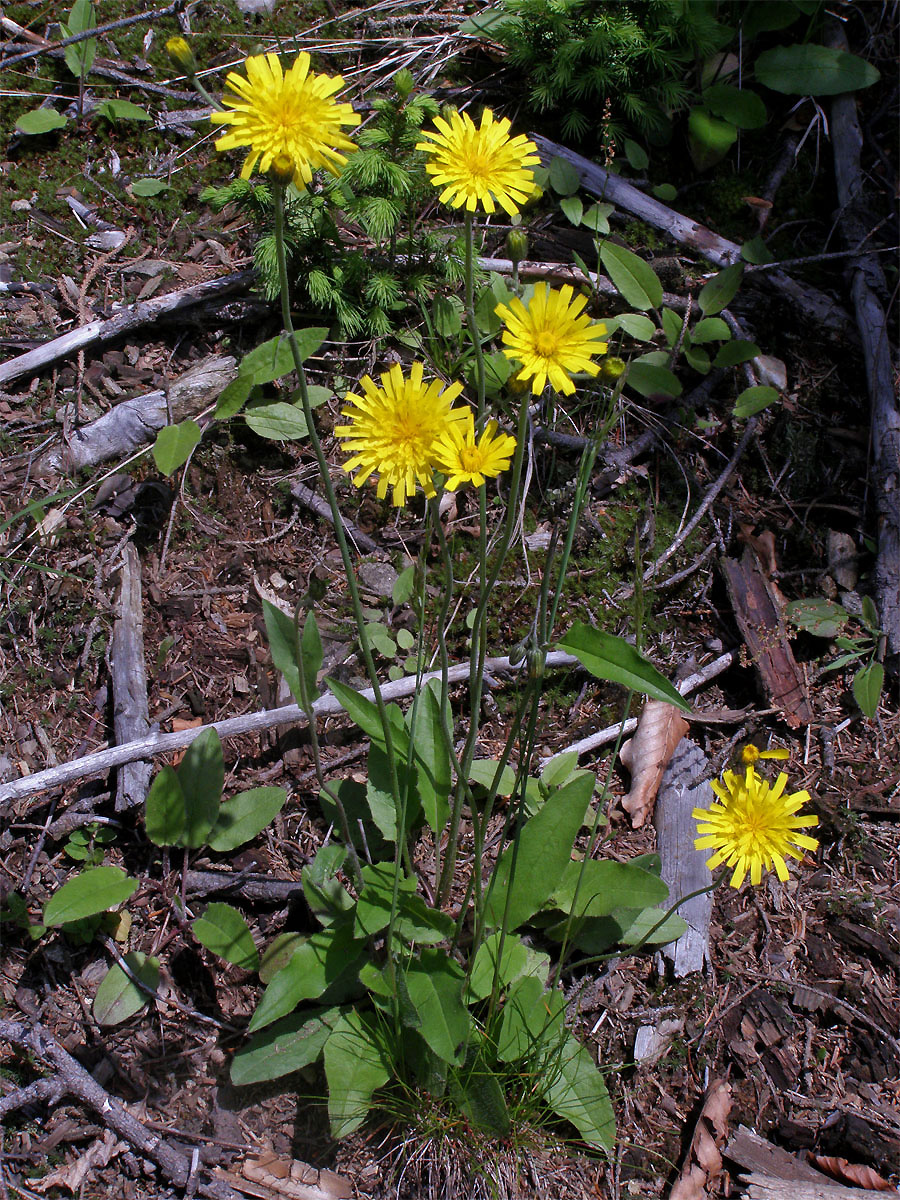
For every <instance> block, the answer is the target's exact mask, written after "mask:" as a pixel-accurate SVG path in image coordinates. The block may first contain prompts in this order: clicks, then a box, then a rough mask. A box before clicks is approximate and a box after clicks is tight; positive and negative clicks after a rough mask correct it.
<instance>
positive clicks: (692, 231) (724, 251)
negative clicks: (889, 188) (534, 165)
mask: <svg viewBox="0 0 900 1200" xmlns="http://www.w3.org/2000/svg"><path fill="white" fill-rule="evenodd" d="M529 136H530V137H531V138H532V139H533V141H534V142H535V144H536V145H537V148H538V151H539V152H540V155H541V158H542V159H543V160H544V162H545V163H549V162H550V160H551V159H553V158H564V159H565V160H566V161H567V162H570V163H571V164H572V166H573V167H574V168H575V169H576V171H577V172H578V176H579V178H580V180H581V184H582V187H583V188H584V189H585V191H588V192H590V193H591V194H592V195H595V196H599V197H600V198H601V199H603V200H609V201H611V202H612V203H613V204H615V205H617V206H618V207H619V208H623V209H625V210H626V211H627V212H630V213H632V215H634V216H636V217H639V218H640V219H641V220H642V221H646V222H647V223H648V225H652V226H654V228H656V229H661V230H663V231H664V232H665V233H667V234H668V235H669V237H671V238H672V240H673V241H675V242H677V243H678V244H679V245H680V246H687V247H688V248H689V249H690V250H695V251H696V252H697V253H698V254H701V255H702V256H703V257H704V258H706V259H708V260H709V261H710V262H711V263H714V264H715V265H716V266H718V267H728V266H731V265H732V264H733V263H737V262H740V261H741V248H740V246H738V245H737V243H736V242H730V241H728V239H727V238H723V237H719V235H718V234H717V233H713V231H712V230H711V229H707V228H706V226H705V225H701V224H700V223H699V222H698V221H692V220H691V218H690V217H685V216H683V215H682V214H681V213H679V212H675V211H674V209H671V208H667V207H666V205H665V204H660V202H659V201H658V200H654V199H653V197H652V196H648V195H646V194H645V193H644V192H642V191H640V190H639V189H638V188H636V187H634V186H633V185H632V184H630V183H627V182H626V181H625V180H624V179H621V178H620V177H619V176H618V175H612V174H611V173H610V172H609V171H605V170H604V169H603V167H599V166H597V164H596V163H592V162H591V161H590V160H589V159H587V158H583V157H582V156H581V155H580V154H576V153H575V152H574V151H573V150H569V149H568V148H567V147H566V146H560V145H559V144H558V143H556V142H552V141H550V139H549V138H545V137H541V136H540V135H539V134H535V133H532V134H529ZM748 278H750V276H748ZM759 278H760V280H764V281H765V282H766V283H767V284H770V285H772V286H774V287H776V288H777V289H778V291H779V292H780V293H781V294H782V295H783V296H784V297H785V299H786V300H787V301H788V303H789V304H790V305H791V306H792V308H794V309H795V310H796V311H797V312H800V313H802V314H803V315H804V316H805V317H806V318H807V319H808V320H809V321H811V322H812V323H813V324H815V325H817V326H819V327H820V328H823V329H828V330H830V331H831V332H832V333H840V334H846V333H847V332H848V330H850V329H852V322H851V320H850V317H849V315H848V314H847V313H846V312H845V311H844V310H843V309H842V308H841V306H840V305H839V304H838V303H837V302H836V301H835V300H833V299H832V298H831V297H830V296H828V295H826V293H825V292H821V291H819V289H818V288H814V287H812V286H811V285H809V284H806V283H802V284H801V283H797V281H796V280H795V279H792V278H791V277H790V276H789V275H786V274H785V273H784V272H783V271H777V270H776V271H768V272H765V273H763V274H760V276H759Z"/></svg>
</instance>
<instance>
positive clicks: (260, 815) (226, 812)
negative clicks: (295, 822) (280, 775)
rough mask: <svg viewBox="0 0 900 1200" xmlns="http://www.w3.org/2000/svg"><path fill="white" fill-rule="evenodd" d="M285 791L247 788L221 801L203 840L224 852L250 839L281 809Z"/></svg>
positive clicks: (277, 788) (285, 795)
mask: <svg viewBox="0 0 900 1200" xmlns="http://www.w3.org/2000/svg"><path fill="white" fill-rule="evenodd" d="M286 800H287V792H286V791H285V790H284V788H280V787H260V788H250V790H249V791H246V792H238V794H237V795H236V796H232V797H230V799H228V800H223V801H222V803H221V804H220V805H219V810H218V813H217V815H216V823H215V825H213V827H212V831H211V832H210V835H209V837H208V838H207V839H206V843H207V845H208V846H209V848H210V849H211V850H217V851H219V853H220V854H224V853H226V852H227V851H229V850H236V849H237V848H238V846H243V845H244V843H245V842H250V841H252V840H253V838H255V837H256V835H257V834H258V833H261V832H262V830H263V829H265V827H266V826H267V825H268V824H269V823H270V822H271V821H272V820H274V818H275V817H276V816H277V815H278V813H280V812H281V810H282V808H283V807H284V804H285V801H286Z"/></svg>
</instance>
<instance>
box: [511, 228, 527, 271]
mask: <svg viewBox="0 0 900 1200" xmlns="http://www.w3.org/2000/svg"><path fill="white" fill-rule="evenodd" d="M506 252H507V254H508V255H509V257H510V258H511V259H512V260H513V262H514V263H520V262H521V261H522V259H523V258H527V257H528V238H527V237H526V236H525V234H524V233H523V232H522V230H521V229H511V230H510V231H509V233H508V234H507V235H506Z"/></svg>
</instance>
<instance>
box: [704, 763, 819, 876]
mask: <svg viewBox="0 0 900 1200" xmlns="http://www.w3.org/2000/svg"><path fill="white" fill-rule="evenodd" d="M786 783H787V775H785V773H784V772H783V771H782V772H781V774H780V775H779V776H778V778H777V779H776V780H775V784H774V786H772V785H770V784H769V782H768V781H767V780H765V779H761V778H760V776H759V775H757V774H756V770H755V768H754V766H753V764H752V763H751V764H750V765H749V766H748V767H747V770H746V773H745V774H744V775H738V774H737V773H736V772H734V771H725V773H724V774H723V776H722V782H721V783H720V782H719V781H718V780H717V779H714V780H713V782H712V789H713V791H714V792H715V794H716V796H717V797H718V800H717V801H716V802H715V803H714V804H713V805H712V807H711V808H708V809H706V808H695V809H694V811H693V814H692V815H693V817H694V820H695V821H696V822H697V832H698V833H699V834H702V835H703V836H701V837H698V838H696V839H695V841H694V845H695V846H696V848H697V849H698V850H708V849H711V848H715V854H713V856H712V858H710V859H709V861H708V862H707V866H708V867H710V868H713V869H714V868H715V867H718V866H719V865H720V864H721V863H725V864H726V865H727V866H729V867H734V874H733V875H732V877H731V886H732V887H734V888H738V887H740V886H741V884H742V883H743V882H744V878H745V876H746V874H747V872H748V871H749V872H750V882H751V883H753V884H757V883H759V882H760V881H761V879H762V871H763V867H765V869H766V870H767V871H771V869H772V867H773V866H774V868H775V871H776V872H777V874H778V878H779V879H781V880H782V881H783V880H785V879H787V877H788V869H787V865H786V863H785V861H784V860H785V857H786V856H789V857H791V858H797V859H800V858H802V857H803V854H802V851H803V850H815V849H816V847H817V846H818V844H819V843H818V842H817V841H816V839H815V838H811V837H808V836H807V835H806V834H804V833H798V832H797V830H799V829H806V828H807V827H809V826H810V825H818V823H819V818H818V817H817V816H815V814H813V813H801V812H800V811H799V810H800V809H801V808H802V807H803V805H804V804H808V803H809V792H794V793H793V794H791V795H788V796H786V795H785V794H784V788H785V784H786Z"/></svg>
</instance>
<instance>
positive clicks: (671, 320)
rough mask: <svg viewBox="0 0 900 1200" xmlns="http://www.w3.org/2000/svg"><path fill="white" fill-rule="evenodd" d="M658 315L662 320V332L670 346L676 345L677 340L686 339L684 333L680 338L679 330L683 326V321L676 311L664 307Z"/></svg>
mask: <svg viewBox="0 0 900 1200" xmlns="http://www.w3.org/2000/svg"><path fill="white" fill-rule="evenodd" d="M659 315H660V319H661V320H662V327H663V333H664V334H665V335H666V341H667V342H668V343H669V345H670V346H676V345H677V344H678V342H679V341H683V340H687V335H686V334H685V338H684V339H682V334H681V331H682V329H683V328H684V321H683V320H682V318H681V317H680V316H679V315H678V313H676V312H673V311H672V310H671V308H664V309H663V310H662V312H661V313H660V314H659Z"/></svg>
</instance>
